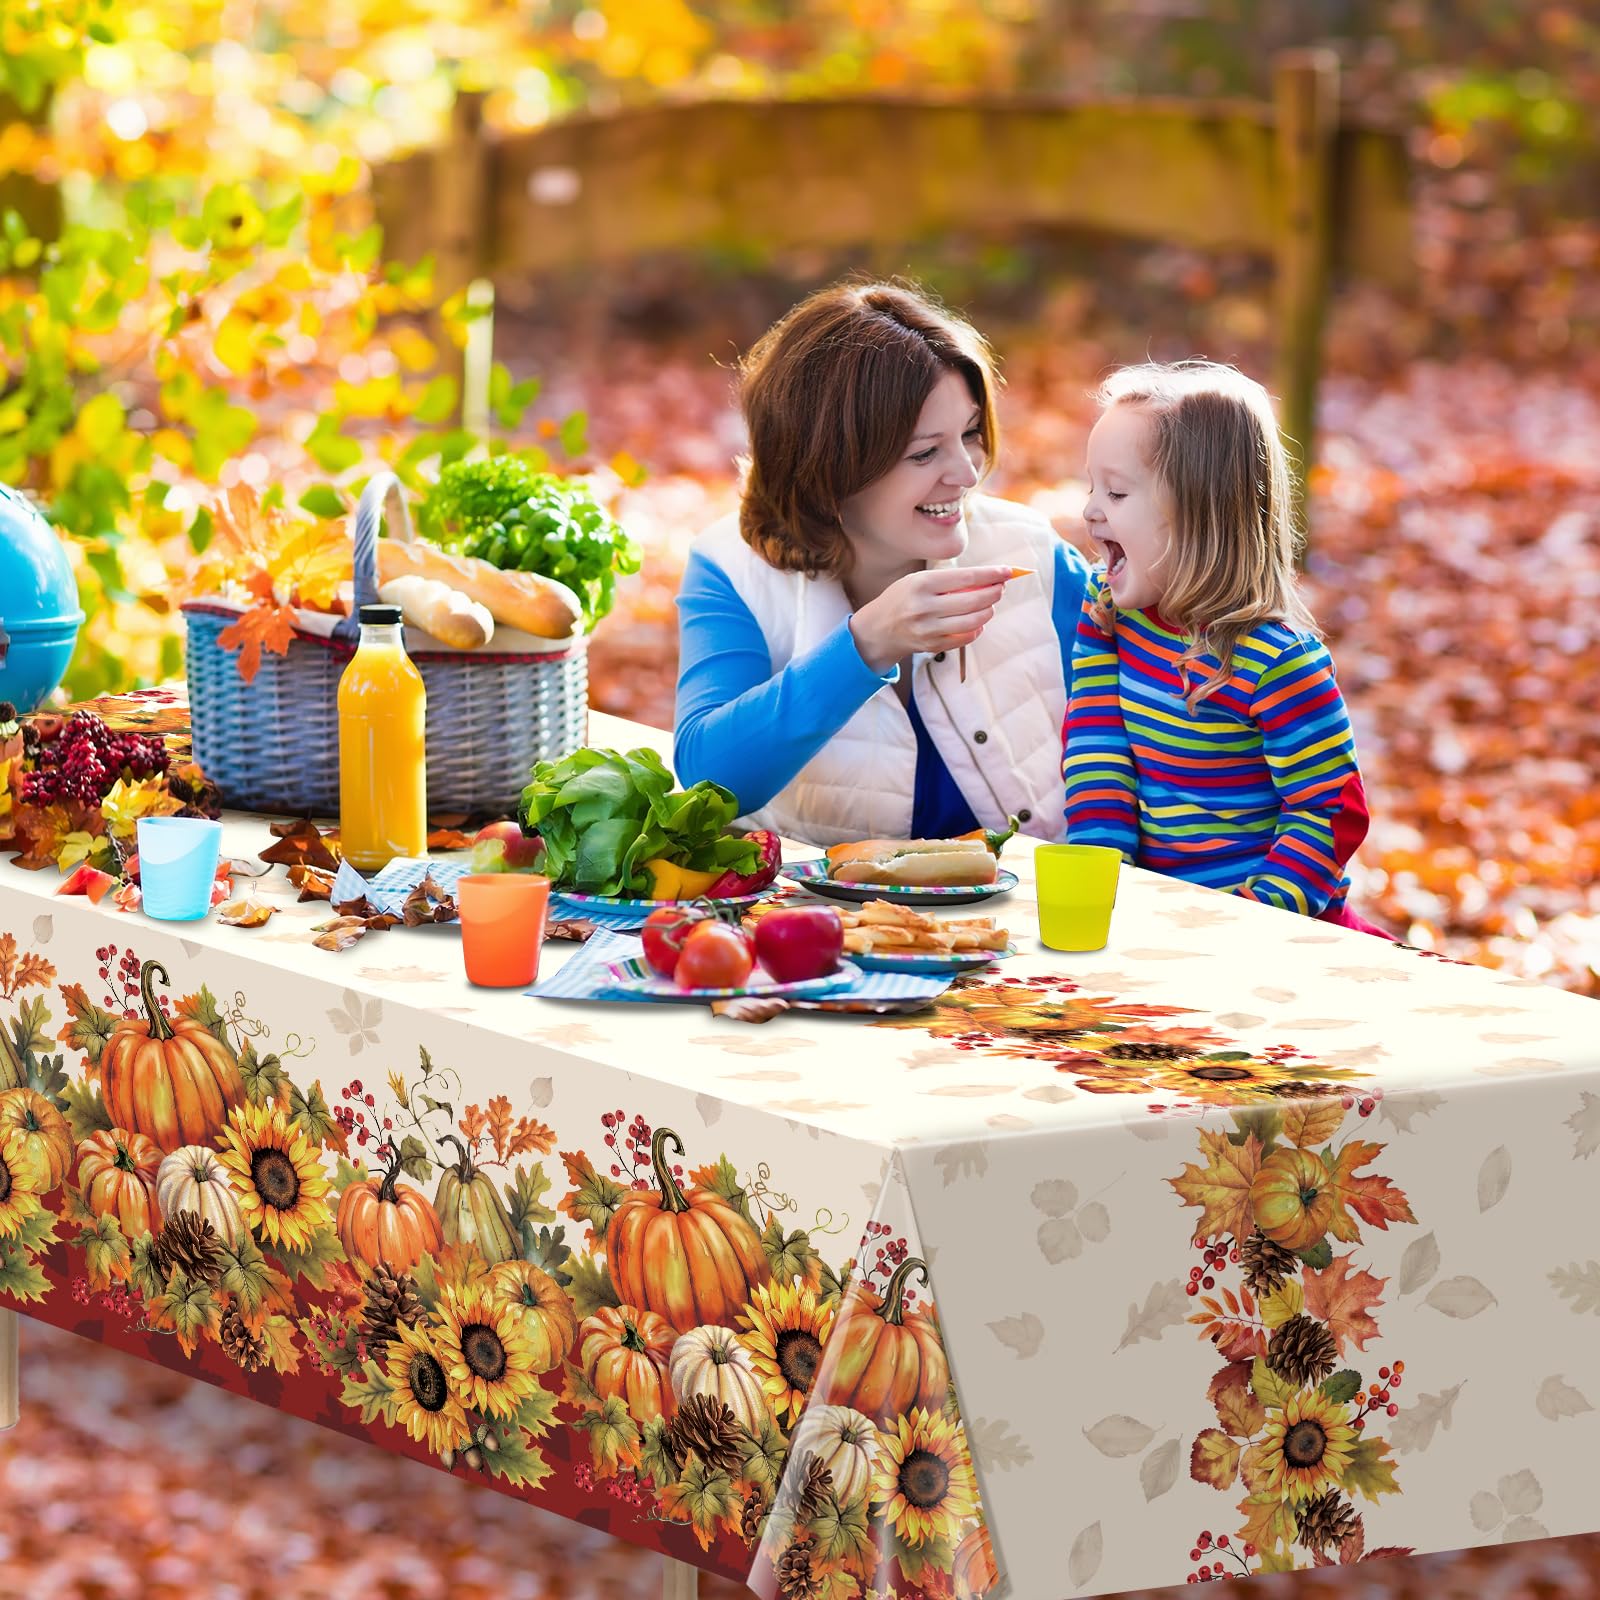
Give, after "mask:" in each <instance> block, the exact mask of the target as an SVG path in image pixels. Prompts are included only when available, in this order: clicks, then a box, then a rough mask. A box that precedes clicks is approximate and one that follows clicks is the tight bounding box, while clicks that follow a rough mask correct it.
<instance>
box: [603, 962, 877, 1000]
mask: <svg viewBox="0 0 1600 1600" xmlns="http://www.w3.org/2000/svg"><path fill="white" fill-rule="evenodd" d="M606 970H607V971H608V972H609V973H610V974H611V976H612V977H613V978H615V979H616V986H617V988H619V989H625V990H627V991H628V993H630V994H641V995H647V996H648V997H649V998H650V999H652V1000H737V999H739V998H741V997H742V996H744V995H762V996H765V997H766V998H767V999H771V1000H800V999H810V998H813V997H815V996H817V995H824V994H833V993H835V992H836V991H837V990H839V989H848V988H849V987H850V986H851V985H852V984H853V983H854V982H855V981H856V979H858V978H859V977H860V976H861V969H860V968H859V967H857V966H855V965H853V964H852V963H851V962H849V961H841V962H840V963H839V970H838V971H837V972H830V973H828V974H827V975H826V976H825V977H821V978H801V979H798V980H796V981H795V982H793V983H779V982H778V981H777V979H776V978H769V977H767V976H766V975H765V974H764V973H762V972H761V969H760V968H759V967H758V968H756V970H755V971H754V972H752V973H751V974H750V980H749V981H748V982H746V983H742V984H739V985H737V986H736V987H734V988H731V989H681V988H679V987H678V985H677V984H675V983H674V982H673V981H672V979H671V978H663V977H662V976H661V974H660V973H659V972H656V971H654V970H653V969H652V968H651V967H650V965H649V964H648V963H647V962H646V961H645V959H644V957H643V956H635V957H633V958H632V959H631V960H628V961H616V962H612V963H611V964H610V965H608V967H607V968H606Z"/></svg>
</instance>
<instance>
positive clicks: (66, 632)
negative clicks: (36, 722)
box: [0, 483, 83, 711]
mask: <svg viewBox="0 0 1600 1600" xmlns="http://www.w3.org/2000/svg"><path fill="white" fill-rule="evenodd" d="M82 622H83V610H82V608H81V607H80V606H79V604H78V586H77V584H76V583H75V582H74V581H73V577H72V563H71V562H70V561H69V560H68V559H67V552H66V549H65V547H64V546H63V545H62V543H61V540H60V538H59V536H58V535H57V533H56V530H55V529H54V528H52V527H51V526H50V524H49V523H48V522H46V521H45V519H44V517H43V516H42V515H41V514H40V513H39V511H38V510H37V509H36V507H35V506H34V504H33V502H32V501H31V500H29V499H28V498H27V497H26V496H24V495H22V494H20V493H19V492H18V491H17V490H15V489H9V488H7V487H6V485H5V484H3V483H0V700H9V701H10V702H11V703H12V704H13V705H14V706H15V707H16V708H17V710H18V711H32V710H34V709H35V708H36V707H37V706H38V705H39V704H40V703H41V702H42V701H43V700H44V698H45V696H46V695H48V694H49V693H50V691H51V690H52V689H54V688H55V686H56V685H57V684H58V683H60V682H61V680H62V678H64V677H65V676H66V671H67V663H68V662H69V661H71V660H72V652H73V649H74V648H75V647H76V645H77V643H78V629H79V627H80V626H81V625H82Z"/></svg>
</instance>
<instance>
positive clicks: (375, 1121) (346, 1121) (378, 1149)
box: [333, 1078, 394, 1161]
mask: <svg viewBox="0 0 1600 1600" xmlns="http://www.w3.org/2000/svg"><path fill="white" fill-rule="evenodd" d="M339 1095H340V1098H341V1099H343V1100H346V1101H348V1102H349V1104H347V1105H342V1106H335V1107H334V1108H333V1120H334V1121H335V1122H337V1123H338V1124H339V1126H340V1127H341V1128H343V1129H344V1131H345V1132H346V1133H347V1134H351V1133H353V1134H354V1135H355V1139H356V1143H357V1144H359V1145H361V1146H363V1147H365V1146H366V1145H368V1144H371V1145H372V1146H373V1154H374V1155H375V1156H377V1157H378V1158H379V1159H380V1160H382V1161H387V1160H388V1159H389V1157H390V1156H391V1155H393V1154H394V1145H393V1143H392V1141H391V1140H390V1139H389V1138H388V1137H387V1135H388V1134H389V1133H390V1132H391V1131H392V1130H393V1128H394V1118H393V1117H382V1118H380V1117H379V1116H378V1112H377V1106H378V1100H377V1096H376V1095H373V1094H371V1093H369V1092H367V1091H366V1090H364V1089H363V1088H362V1087H361V1080H360V1079H359V1078H352V1079H351V1080H350V1082H349V1083H347V1084H346V1085H345V1086H344V1088H343V1089H341V1090H340V1091H339ZM368 1111H370V1112H372V1120H371V1122H368V1121H367V1112H368Z"/></svg>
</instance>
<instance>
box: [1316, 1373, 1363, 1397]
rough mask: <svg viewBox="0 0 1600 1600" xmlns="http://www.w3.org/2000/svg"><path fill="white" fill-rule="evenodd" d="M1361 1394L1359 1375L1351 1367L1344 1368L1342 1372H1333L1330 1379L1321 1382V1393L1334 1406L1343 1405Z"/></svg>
mask: <svg viewBox="0 0 1600 1600" xmlns="http://www.w3.org/2000/svg"><path fill="white" fill-rule="evenodd" d="M1360 1392H1361V1374H1360V1373H1359V1372H1357V1371H1355V1370H1354V1369H1353V1368H1351V1367H1346V1368H1345V1370H1344V1371H1343V1372H1335V1373H1334V1374H1333V1375H1332V1376H1331V1377H1328V1378H1324V1379H1323V1380H1322V1393H1323V1394H1325V1395H1326V1396H1327V1397H1328V1399H1330V1400H1332V1401H1333V1402H1334V1404H1335V1405H1341V1406H1342V1405H1344V1404H1346V1403H1347V1402H1349V1401H1351V1400H1354V1399H1355V1397H1356V1396H1357V1394H1359V1393H1360Z"/></svg>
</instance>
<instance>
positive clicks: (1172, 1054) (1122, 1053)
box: [1100, 1044, 1195, 1061]
mask: <svg viewBox="0 0 1600 1600" xmlns="http://www.w3.org/2000/svg"><path fill="white" fill-rule="evenodd" d="M1100 1054H1101V1055H1102V1056H1104V1057H1105V1059H1106V1060H1107V1061H1192V1060H1193V1059H1194V1056H1195V1052H1194V1051H1193V1050H1188V1049H1185V1048H1184V1047H1183V1046H1182V1045H1177V1044H1111V1045H1107V1046H1106V1048H1105V1049H1104V1050H1102V1051H1101V1052H1100Z"/></svg>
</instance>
